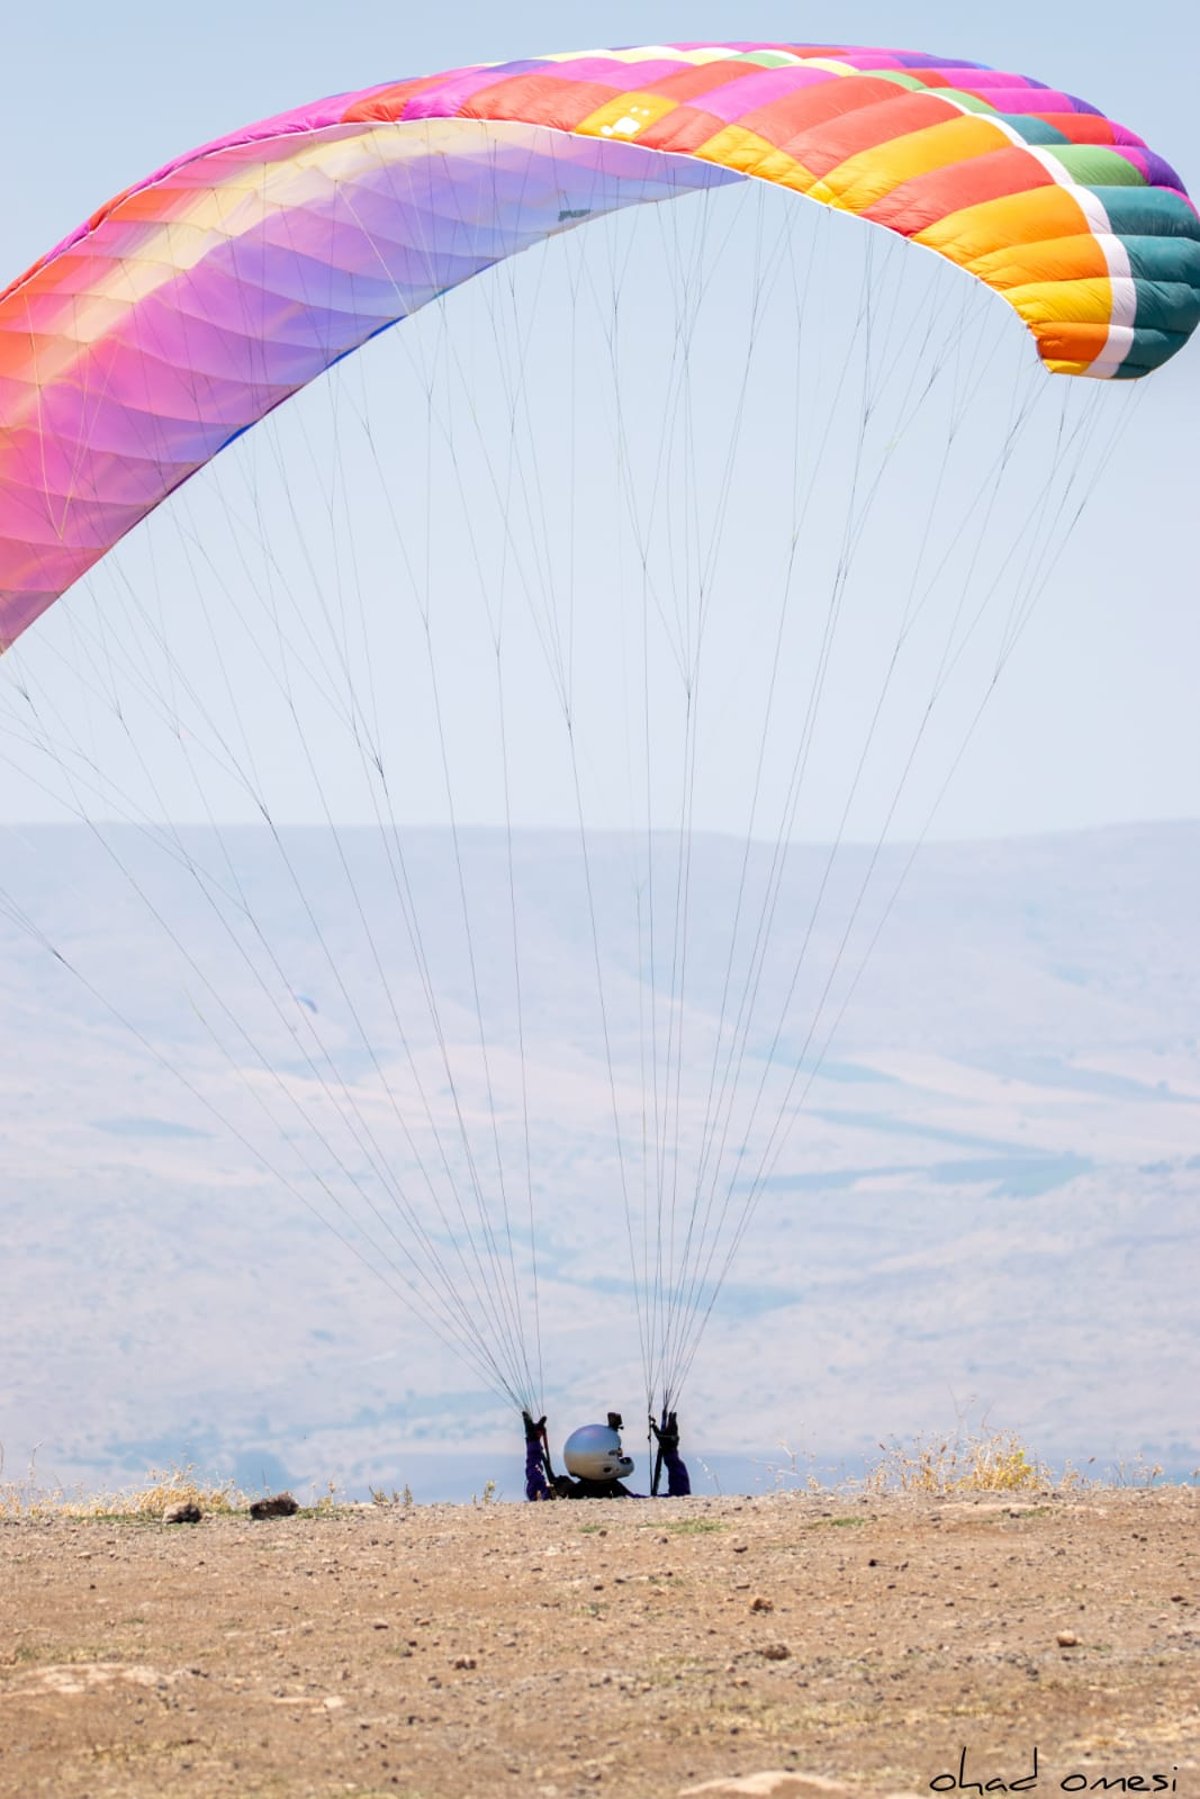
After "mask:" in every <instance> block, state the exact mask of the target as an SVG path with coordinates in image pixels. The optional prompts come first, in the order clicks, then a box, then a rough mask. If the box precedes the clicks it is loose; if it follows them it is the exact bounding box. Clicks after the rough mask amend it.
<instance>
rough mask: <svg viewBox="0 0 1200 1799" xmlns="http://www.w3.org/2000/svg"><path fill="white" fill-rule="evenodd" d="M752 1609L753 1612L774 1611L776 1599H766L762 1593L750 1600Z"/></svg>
mask: <svg viewBox="0 0 1200 1799" xmlns="http://www.w3.org/2000/svg"><path fill="white" fill-rule="evenodd" d="M750 1610H751V1611H752V1612H773V1611H774V1610H775V1601H774V1600H773V1599H764V1598H763V1596H762V1594H761V1593H760V1594H759V1595H758V1597H757V1598H756V1599H752V1600H751V1601H750Z"/></svg>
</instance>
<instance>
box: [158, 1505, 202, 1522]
mask: <svg viewBox="0 0 1200 1799" xmlns="http://www.w3.org/2000/svg"><path fill="white" fill-rule="evenodd" d="M203 1516H204V1513H203V1512H202V1511H201V1510H200V1507H199V1506H198V1505H195V1504H193V1503H192V1502H191V1501H190V1500H188V1501H185V1503H184V1504H183V1505H172V1506H168V1507H167V1510H166V1511H165V1512H164V1513H163V1523H164V1524H199V1522H200V1520H201V1518H203Z"/></svg>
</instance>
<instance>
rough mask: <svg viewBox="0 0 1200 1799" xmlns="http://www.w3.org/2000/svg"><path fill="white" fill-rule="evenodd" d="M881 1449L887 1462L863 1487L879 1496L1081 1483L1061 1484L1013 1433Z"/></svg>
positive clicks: (1067, 1479) (1066, 1480)
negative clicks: (880, 1494) (881, 1494)
mask: <svg viewBox="0 0 1200 1799" xmlns="http://www.w3.org/2000/svg"><path fill="white" fill-rule="evenodd" d="M879 1447H880V1449H881V1450H882V1451H883V1460H882V1461H881V1462H879V1463H877V1464H876V1466H875V1467H874V1468H872V1469H871V1471H870V1472H869V1473H868V1475H867V1477H866V1480H865V1481H864V1483H863V1484H864V1485H865V1487H866V1488H867V1490H868V1491H869V1492H873V1493H1028V1492H1031V1491H1036V1492H1045V1491H1047V1490H1058V1491H1062V1490H1064V1489H1065V1488H1069V1487H1073V1486H1075V1485H1076V1484H1077V1481H1078V1476H1077V1475H1076V1474H1075V1473H1074V1472H1073V1471H1072V1470H1068V1471H1067V1472H1066V1473H1065V1474H1063V1475H1061V1476H1059V1477H1057V1478H1056V1477H1055V1475H1054V1474H1053V1473H1052V1472H1051V1470H1050V1469H1049V1467H1048V1466H1047V1465H1046V1463H1044V1462H1040V1461H1038V1460H1037V1459H1036V1458H1035V1457H1034V1456H1032V1455H1031V1453H1030V1451H1029V1450H1028V1448H1027V1447H1026V1445H1025V1444H1024V1443H1023V1442H1022V1441H1021V1439H1020V1437H1019V1436H1018V1435H1017V1433H1016V1432H1015V1431H1010V1430H1000V1431H985V1432H974V1431H956V1432H955V1433H954V1434H953V1435H952V1436H948V1437H943V1438H942V1439H940V1440H938V1439H937V1438H934V1439H932V1440H929V1441H925V1442H922V1441H920V1440H919V1439H918V1440H916V1441H915V1442H912V1443H909V1444H905V1443H890V1444H889V1443H881V1444H880V1445H879Z"/></svg>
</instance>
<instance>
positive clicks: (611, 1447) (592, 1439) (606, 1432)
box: [563, 1424, 633, 1480]
mask: <svg viewBox="0 0 1200 1799" xmlns="http://www.w3.org/2000/svg"><path fill="white" fill-rule="evenodd" d="M563 1461H564V1462H565V1463H566V1464H567V1469H568V1472H569V1473H571V1474H573V1475H575V1477H576V1479H578V1480H626V1479H628V1477H629V1476H630V1475H631V1474H632V1473H633V1457H632V1456H628V1455H625V1454H623V1452H622V1449H621V1436H620V1432H619V1431H615V1430H614V1429H613V1428H612V1426H611V1425H609V1424H583V1425H581V1426H580V1427H579V1429H578V1430H573V1431H572V1432H571V1434H570V1436H569V1437H568V1438H567V1440H566V1442H565V1443H564V1444H563Z"/></svg>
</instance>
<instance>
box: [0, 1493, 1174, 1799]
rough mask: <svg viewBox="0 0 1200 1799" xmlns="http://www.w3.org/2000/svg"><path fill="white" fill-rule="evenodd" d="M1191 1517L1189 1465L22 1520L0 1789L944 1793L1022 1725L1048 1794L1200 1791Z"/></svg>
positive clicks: (432, 1794)
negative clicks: (262, 1516) (1075, 1482)
mask: <svg viewBox="0 0 1200 1799" xmlns="http://www.w3.org/2000/svg"><path fill="white" fill-rule="evenodd" d="M1198 1526H1200V1493H1197V1492H1196V1491H1194V1490H1188V1489H1180V1488H1174V1489H1169V1490H1165V1491H1155V1492H1139V1491H1127V1490H1118V1491H1111V1490H1103V1491H1097V1490H1089V1491H1086V1492H1083V1493H1080V1494H1078V1495H1075V1496H1068V1497H1062V1496H1053V1497H1040V1498H1034V1499H1030V1500H1025V1499H1022V1500H1021V1501H1019V1502H1017V1501H1012V1502H1005V1500H1004V1499H1003V1498H1002V1497H1000V1496H994V1495H984V1496H980V1497H979V1498H977V1499H974V1500H972V1499H965V1500H964V1499H955V1498H947V1499H932V1498H924V1497H922V1498H919V1499H917V1498H912V1497H907V1496H898V1497H892V1498H869V1499H863V1498H848V1497H846V1496H845V1495H840V1496H839V1495H830V1494H820V1495H808V1494H804V1495H779V1496H772V1497H768V1498H755V1499H734V1498H720V1499H717V1498H703V1499H693V1500H691V1501H686V1500H685V1501H679V1500H658V1501H624V1502H622V1501H617V1502H605V1503H587V1504H583V1505H580V1504H566V1503H562V1504H558V1505H547V1506H528V1505H527V1506H517V1505H486V1506H478V1507H474V1508H472V1507H454V1506H428V1507H425V1506H422V1507H414V1508H409V1509H403V1508H391V1509H386V1510H385V1509H369V1508H365V1509H355V1510H343V1511H338V1512H334V1513H332V1514H330V1515H328V1516H324V1517H320V1516H318V1517H306V1516H301V1517H299V1518H294V1519H280V1520H273V1521H270V1522H267V1523H257V1524H256V1523H251V1522H250V1521H249V1520H247V1519H244V1518H240V1517H235V1518H211V1519H207V1520H205V1521H204V1522H203V1523H202V1524H200V1525H197V1526H194V1527H188V1526H173V1527H168V1528H165V1527H163V1526H161V1525H157V1524H146V1523H120V1522H114V1521H109V1520H68V1519H64V1518H54V1519H50V1520H38V1519H26V1520H22V1521H18V1522H6V1523H3V1524H0V1793H3V1794H4V1795H5V1796H6V1799H7V1796H8V1795H14V1796H17V1795H19V1796H20V1799H33V1796H34V1795H53V1799H84V1796H85V1795H86V1796H87V1799H101V1796H102V1795H109V1794H121V1795H131V1796H136V1799H143V1796H144V1799H174V1796H175V1795H180V1796H183V1795H187V1796H189V1799H190V1796H192V1795H195V1796H196V1799H201V1796H202V1799H226V1796H228V1799H235V1796H236V1799H242V1796H243V1795H260V1794H271V1795H275V1794H278V1795H286V1796H287V1799H305V1796H308V1795H313V1796H317V1795H319V1796H320V1799H327V1796H332V1795H341V1794H355V1795H357V1796H358V1799H367V1796H368V1795H370V1796H377V1795H387V1796H388V1799H395V1796H396V1795H404V1796H406V1799H468V1796H474V1795H493V1794H494V1795H506V1794H517V1793H520V1794H522V1795H535V1796H539V1799H555V1796H556V1795H561V1796H562V1799H568V1796H574V1795H577V1794H595V1793H598V1792H600V1793H603V1792H608V1793H611V1794H614V1795H616V1794H620V1795H623V1796H624V1795H647V1796H651V1795H672V1796H674V1795H676V1794H678V1793H679V1792H680V1791H681V1790H682V1789H685V1788H687V1787H689V1786H692V1785H694V1784H697V1783H701V1782H707V1781H713V1780H720V1779H721V1778H722V1777H724V1779H726V1780H727V1779H729V1778H732V1777H735V1776H745V1775H750V1774H753V1773H755V1772H757V1771H763V1770H769V1769H780V1770H782V1769H800V1770H803V1771H804V1772H805V1773H807V1774H812V1775H820V1776H826V1777H830V1778H833V1779H836V1780H841V1781H845V1782H849V1783H850V1784H851V1785H852V1786H853V1787H854V1788H855V1790H856V1791H857V1792H859V1793H862V1794H882V1793H886V1792H896V1791H904V1792H911V1793H929V1792H930V1790H931V1787H930V1783H931V1781H935V1780H937V1781H938V1785H937V1786H936V1787H934V1788H933V1789H932V1790H933V1791H935V1792H936V1791H953V1790H961V1786H962V1783H963V1782H964V1781H965V1782H971V1781H979V1782H981V1783H986V1782H988V1781H1003V1782H1004V1783H1005V1785H1006V1786H1007V1785H1008V1784H1009V1783H1011V1782H1013V1781H1016V1780H1020V1779H1021V1778H1022V1777H1024V1776H1028V1775H1029V1774H1030V1773H1031V1771H1032V1757H1033V1751H1034V1748H1035V1746H1036V1748H1037V1752H1038V1779H1037V1788H1038V1789H1039V1790H1040V1791H1041V1793H1042V1794H1043V1796H1044V1795H1046V1794H1055V1795H1057V1794H1058V1793H1059V1792H1061V1791H1064V1790H1065V1791H1067V1792H1071V1791H1084V1790H1093V1783H1094V1782H1096V1781H1097V1780H1099V1779H1100V1778H1101V1777H1103V1778H1105V1779H1106V1780H1107V1781H1108V1782H1109V1785H1108V1787H1107V1788H1104V1787H1100V1788H1099V1789H1098V1790H1100V1791H1109V1792H1111V1791H1113V1790H1116V1791H1126V1792H1128V1791H1133V1792H1138V1791H1148V1792H1149V1791H1154V1790H1155V1786H1154V1780H1153V1776H1154V1775H1156V1774H1158V1775H1162V1776H1164V1777H1165V1780H1164V1785H1163V1786H1160V1787H1159V1788H1158V1789H1157V1790H1159V1791H1168V1792H1169V1791H1175V1792H1177V1793H1179V1794H1181V1795H1185V1796H1188V1799H1200V1608H1198V1603H1197V1602H1198V1601H1200V1578H1198V1575H1200V1542H1198ZM1068 1638H1069V1639H1070V1641H1065V1640H1064V1639H1068ZM1075 1639H1077V1641H1075ZM964 1750H965V1751H966V1763H965V1766H964V1765H963V1763H962V1761H961V1757H962V1753H963V1751H964ZM939 1776H945V1777H946V1778H945V1779H944V1780H939V1779H938V1777H939ZM1072 1776H1076V1777H1078V1778H1076V1779H1075V1780H1074V1781H1073V1782H1072V1780H1071V1778H1070V1777H1072ZM1136 1776H1141V1777H1142V1779H1143V1780H1144V1782H1145V1784H1144V1785H1139V1784H1137V1783H1136V1782H1135V1780H1134V1777H1136ZM1064 1779H1067V1782H1068V1784H1067V1786H1066V1788H1065V1789H1064V1788H1063V1787H1062V1785H1061V1783H1062V1781H1063V1780H1064ZM1115 1781H1123V1782H1124V1783H1125V1784H1124V1786H1123V1787H1116V1788H1115V1789H1114V1786H1113V1784H1112V1783H1113V1782H1115ZM1166 1782H1174V1783H1175V1785H1174V1787H1173V1788H1171V1787H1168V1786H1167V1785H1166V1784H1165V1783H1166ZM728 1790H729V1791H731V1792H732V1791H736V1790H737V1789H736V1788H730V1789H728ZM759 1790H776V1791H779V1792H783V1791H793V1790H794V1791H797V1792H799V1791H802V1790H804V1789H802V1788H801V1787H799V1786H797V1785H795V1784H794V1783H787V1784H786V1785H784V1784H783V1783H776V1785H775V1787H774V1789H771V1788H770V1786H769V1783H766V1784H765V1787H760V1789H759ZM809 1790H813V1789H809ZM998 1790H999V1789H998V1788H997V1787H993V1788H992V1791H998ZM1025 1790H1026V1791H1031V1790H1034V1789H1033V1788H1032V1787H1031V1786H1029V1785H1028V1784H1027V1786H1026V1788H1025Z"/></svg>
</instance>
